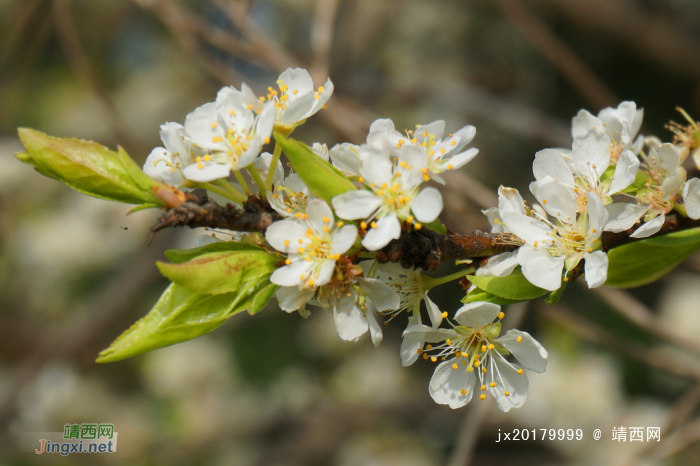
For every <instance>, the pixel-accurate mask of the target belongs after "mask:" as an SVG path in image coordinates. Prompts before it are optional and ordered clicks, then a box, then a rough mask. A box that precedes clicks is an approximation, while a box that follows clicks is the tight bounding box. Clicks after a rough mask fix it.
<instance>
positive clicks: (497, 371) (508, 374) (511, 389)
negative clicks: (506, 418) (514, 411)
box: [484, 356, 529, 412]
mask: <svg viewBox="0 0 700 466" xmlns="http://www.w3.org/2000/svg"><path fill="white" fill-rule="evenodd" d="M493 362H494V364H495V366H496V367H495V368H492V367H491V364H489V368H488V372H487V373H486V377H484V383H485V384H486V386H487V387H488V391H489V393H491V395H493V397H494V398H496V403H498V407H499V408H500V409H501V411H503V412H508V411H510V409H511V408H520V407H521V406H522V405H524V404H525V401H527V391H528V388H529V382H528V380H527V376H526V375H525V374H524V373H523V374H518V369H520V366H518V365H517V364H509V363H507V362H506V361H504V360H503V359H502V358H501V357H500V356H495V357H494V358H493ZM491 382H496V386H495V387H491ZM504 384H505V386H504ZM506 390H507V391H508V396H506V395H505V391H506Z"/></svg>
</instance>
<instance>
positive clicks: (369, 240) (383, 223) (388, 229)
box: [362, 213, 401, 251]
mask: <svg viewBox="0 0 700 466" xmlns="http://www.w3.org/2000/svg"><path fill="white" fill-rule="evenodd" d="M399 236H401V223H399V219H398V218H397V217H396V214H393V213H392V214H389V215H387V216H386V217H384V218H382V219H380V220H378V221H377V228H370V229H369V230H368V231H367V234H366V235H365V237H364V239H363V240H362V245H363V246H364V247H365V248H366V249H367V250H368V251H377V250H379V249H381V248H383V247H384V246H386V245H387V244H389V241H391V240H392V239H398V238H399Z"/></svg>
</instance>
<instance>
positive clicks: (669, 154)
mask: <svg viewBox="0 0 700 466" xmlns="http://www.w3.org/2000/svg"><path fill="white" fill-rule="evenodd" d="M655 151H656V155H657V157H658V159H657V161H658V162H660V164H661V168H663V169H664V171H665V172H666V173H673V172H674V171H676V167H678V165H680V163H681V156H680V154H679V153H678V149H676V146H674V145H673V144H669V143H666V144H661V146H659V147H656V148H655ZM652 155H653V154H652V151H649V156H650V157H651V156H652Z"/></svg>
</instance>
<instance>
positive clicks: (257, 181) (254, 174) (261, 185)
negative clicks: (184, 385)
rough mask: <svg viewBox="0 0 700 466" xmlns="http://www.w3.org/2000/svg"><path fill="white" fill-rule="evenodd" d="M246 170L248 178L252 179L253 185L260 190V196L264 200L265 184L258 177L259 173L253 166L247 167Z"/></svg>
mask: <svg viewBox="0 0 700 466" xmlns="http://www.w3.org/2000/svg"><path fill="white" fill-rule="evenodd" d="M246 170H248V173H250V176H252V177H253V180H254V181H255V184H257V185H258V189H259V190H260V196H261V197H263V198H265V199H266V198H267V189H265V182H264V181H263V179H262V178H261V177H260V173H259V172H258V170H257V169H256V168H255V167H254V166H253V165H251V166H249V167H247V168H246Z"/></svg>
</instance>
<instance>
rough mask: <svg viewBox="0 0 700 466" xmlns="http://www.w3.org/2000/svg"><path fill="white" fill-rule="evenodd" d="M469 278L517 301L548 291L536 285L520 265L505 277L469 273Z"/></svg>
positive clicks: (491, 290)
mask: <svg viewBox="0 0 700 466" xmlns="http://www.w3.org/2000/svg"><path fill="white" fill-rule="evenodd" d="M467 279H468V280H469V281H470V282H472V283H473V284H474V285H476V286H477V287H479V288H481V289H482V290H484V291H487V292H489V293H491V294H494V295H496V296H498V297H500V298H506V299H511V300H515V301H526V300H528V299H534V298H538V297H540V296H542V295H544V294H546V293H547V290H543V289H542V288H539V287H536V286H535V285H533V284H532V283H530V282H529V281H527V278H525V276H524V275H523V273H522V272H521V271H520V267H518V268H516V269H515V270H513V272H512V273H511V274H510V275H507V276H505V277H495V276H493V275H491V276H486V277H480V276H476V275H469V276H468V277H467Z"/></svg>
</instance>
